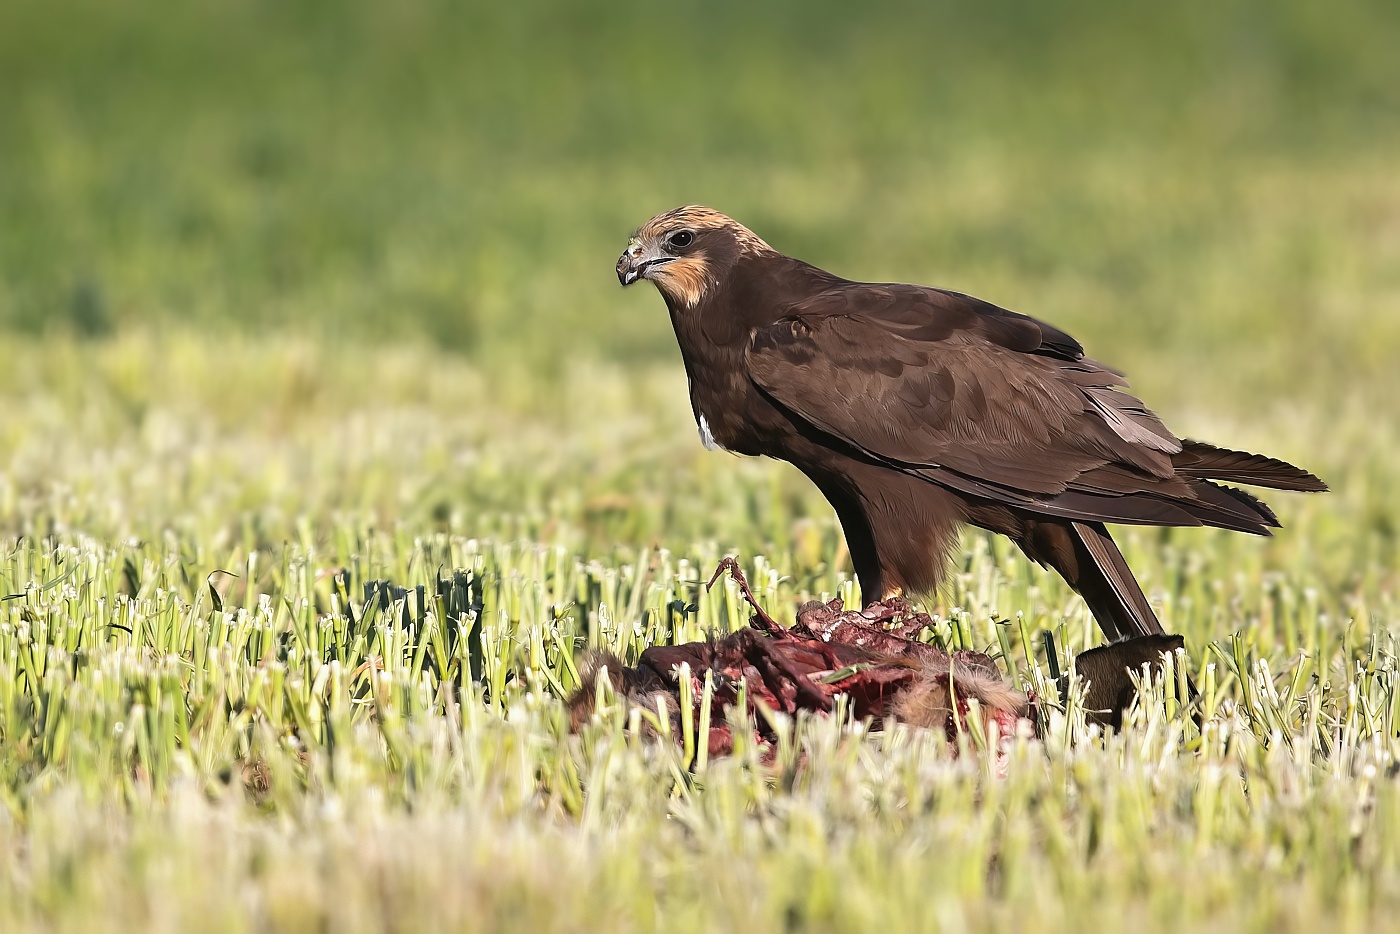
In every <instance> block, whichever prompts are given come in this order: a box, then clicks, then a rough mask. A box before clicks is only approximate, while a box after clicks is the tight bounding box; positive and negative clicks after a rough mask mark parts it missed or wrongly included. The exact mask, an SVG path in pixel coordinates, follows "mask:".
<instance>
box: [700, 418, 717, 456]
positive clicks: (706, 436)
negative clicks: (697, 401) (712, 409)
mask: <svg viewBox="0 0 1400 934" xmlns="http://www.w3.org/2000/svg"><path fill="white" fill-rule="evenodd" d="M700 443H701V444H703V445H704V446H705V450H707V451H718V450H719V449H720V445H719V444H718V443H717V442H716V441H715V436H714V434H713V433H712V432H711V431H710V423H709V422H707V421H705V416H703V415H701V416H700Z"/></svg>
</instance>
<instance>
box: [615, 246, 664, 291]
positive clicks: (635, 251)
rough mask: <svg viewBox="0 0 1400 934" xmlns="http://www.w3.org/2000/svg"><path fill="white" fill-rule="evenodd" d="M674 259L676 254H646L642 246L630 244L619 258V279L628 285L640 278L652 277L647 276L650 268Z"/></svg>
mask: <svg viewBox="0 0 1400 934" xmlns="http://www.w3.org/2000/svg"><path fill="white" fill-rule="evenodd" d="M673 260H675V257H674V256H644V255H643V254H642V248H641V246H639V245H634V246H629V247H628V248H627V249H626V251H624V252H623V254H622V255H621V256H619V257H618V258H617V281H618V282H620V283H622V284H623V285H624V286H628V285H631V284H632V283H634V282H636V281H637V280H638V279H647V278H650V277H649V276H647V270H648V269H652V268H655V267H658V266H664V265H666V264H667V263H669V262H672V261H673Z"/></svg>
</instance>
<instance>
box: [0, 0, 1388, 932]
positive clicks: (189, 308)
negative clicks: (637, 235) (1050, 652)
mask: <svg viewBox="0 0 1400 934" xmlns="http://www.w3.org/2000/svg"><path fill="white" fill-rule="evenodd" d="M1397 44H1400V17H1397V14H1396V9H1395V8H1394V5H1393V4H1384V3H1379V2H1377V3H1373V4H1366V3H1360V2H1357V3H1342V4H1332V5H1327V6H1326V7H1325V8H1324V7H1322V6H1315V5H1313V4H1308V3H1304V2H1301V0H1299V2H1291V0H1284V2H1276V3H1262V2H1261V3H1246V2H1230V3H1225V4H1218V5H1215V6H1213V7H1211V8H1209V9H1199V10H1194V11H1192V14H1191V17H1190V18H1188V17H1187V16H1186V14H1185V13H1183V12H1173V11H1170V10H1163V9H1157V8H1149V7H1146V6H1143V7H1137V6H1132V5H1119V6H1115V7H1114V8H1112V9H1107V8H1102V7H1101V6H1100V5H1098V4H1090V3H1088V2H1087V0H1086V2H1075V3H1067V4H1057V5H1054V6H1053V7H1051V6H1045V5H1036V4H1029V3H1024V4H1022V3H1013V4H1009V5H1004V6H1001V5H998V6H993V5H981V6H979V7H977V8H975V9H974V8H971V7H954V6H952V5H947V4H933V5H929V4H917V5H916V4H912V3H910V4H892V5H888V6H880V7H879V8H870V9H863V8H859V9H858V8H856V7H850V8H849V9H848V8H847V7H846V6H845V5H839V4H835V3H831V4H826V3H817V4H811V3H806V4H798V3H795V2H781V3H773V4H765V5H762V6H759V5H754V4H748V5H741V4H737V3H727V2H722V3H712V4H705V5H681V4H670V5H659V4H642V3H637V2H630V0H629V2H623V3H610V4H588V5H580V4H543V3H538V2H529V3H519V4H512V5H510V7H509V9H505V8H504V5H502V8H501V9H497V8H496V7H494V6H491V7H488V6H486V5H480V7H479V8H478V7H450V6H448V5H445V4H436V3H430V2H427V0H411V2H405V3H401V4H396V5H394V6H392V7H390V6H385V5H373V4H369V3H354V4H344V5H341V6H339V7H330V6H322V5H317V4H311V3H276V4H274V3H255V2H247V3H233V2H226V0H199V2H196V3H192V4H186V5H182V6H180V7H179V8H166V7H162V6H157V5H155V4H128V5H120V6H114V5H110V4H97V3H67V2H65V3H62V4H58V5H55V4H49V3H40V2H36V0H13V2H8V3H6V4H3V5H0V88H3V91H0V345H2V346H3V348H4V354H3V360H4V366H3V367H0V413H3V415H0V929H3V930H7V931H10V930H13V931H27V930H33V931H49V930H60V931H67V930H73V931H77V930H84V931H87V930H101V929H111V930H118V929H140V930H153V931H160V930H171V931H174V930H194V929H199V930H226V931H243V930H300V929H303V928H314V929H323V930H333V931H379V930H404V931H408V930H453V929H458V930H493V929H494V930H522V931H526V930H528V931H539V930H568V931H581V930H598V929H609V930H612V929H616V930H656V929H667V930H676V931H688V930H696V931H700V930H716V929H719V928H725V929H731V930H735V929H737V930H744V929H748V930H754V931H760V930H762V931H766V930H774V929H778V928H784V929H816V930H846V929H853V928H874V927H877V926H878V927H881V928H884V929H887V930H889V931H903V930H910V931H914V930H918V931H923V930H933V929H936V930H948V931H957V930H983V929H992V928H1016V929H1021V930H1025V931H1042V930H1044V931H1059V930H1071V929H1073V930H1080V929H1085V928H1089V929H1092V928H1093V926H1095V925H1099V926H1111V927H1113V928H1114V929H1117V928H1119V927H1126V926H1129V925H1131V926H1133V927H1134V928H1136V929H1140V930H1157V929H1179V928H1183V927H1200V928H1206V929H1212V930H1222V931H1223V930H1239V929H1260V930H1279V929H1296V930H1318V929H1324V928H1325V929H1352V930H1372V929H1375V928H1377V927H1378V926H1383V925H1384V924H1386V923H1388V922H1389V921H1390V919H1392V918H1393V917H1395V914H1396V912H1397V910H1400V778H1397V773H1398V772H1400V671H1398V669H1400V644H1397V641H1396V637H1395V635H1394V634H1393V630H1394V629H1395V627H1396V626H1397V624H1400V542H1397V536H1400V490H1397V488H1396V483H1395V481H1396V476H1397V472H1396V468H1395V464H1396V462H1397V460H1400V366H1397V361H1400V174H1398V173H1397V172H1396V171H1395V166H1396V165H1397V164H1400V59H1397V58H1396V56H1395V55H1394V49H1395V48H1396V47H1397ZM689 201H702V202H707V203H710V204H712V205H714V206H715V207H718V208H720V209H721V210H725V211H727V212H729V213H732V214H734V215H736V216H738V217H739V218H740V219H742V220H744V221H745V222H747V223H749V224H750V226H753V227H754V228H756V229H757V230H759V232H760V233H762V234H763V235H764V236H765V237H766V238H767V239H768V240H769V241H770V242H772V243H773V244H774V245H775V246H777V247H779V248H780V249H784V250H786V251H788V252H792V253H795V254H797V255H800V256H803V257H804V258H807V259H809V260H811V261H814V262H817V263H819V264H821V265H824V266H826V267H828V268H831V269H833V270H835V271H837V272H841V273H845V274H848V275H852V276H856V277H860V278H873V279H899V280H912V281H923V282H932V283H937V284H940V285H945V286H950V287H954V288H959V289H962V290H965V291H970V292H974V293H975V294H979V295H981V296H983V297H986V298H988V299H991V300H993V301H997V302H999V303H1002V304H1005V305H1007V306H1009V307H1012V308H1015V309H1017V310H1021V311H1025V312H1028V313H1032V314H1035V315H1038V316H1041V317H1044V318H1046V319H1048V320H1051V321H1053V322H1055V323H1057V324H1059V325H1061V326H1063V327H1065V328H1066V329H1068V330H1070V331H1071V332H1072V333H1074V334H1076V336H1078V337H1080V338H1081V339H1082V340H1083V342H1084V343H1085V344H1086V346H1087V347H1088V349H1089V351H1090V353H1091V354H1093V355H1095V356H1097V357H1100V358H1103V359H1106V360H1108V361H1110V362H1112V363H1113V364H1114V365H1117V366H1119V367H1122V368H1123V369H1125V370H1127V371H1128V372H1129V374H1130V375H1131V376H1132V377H1133V380H1134V386H1135V388H1136V389H1137V390H1138V391H1139V392H1140V393H1141V394H1142V395H1143V396H1144V398H1146V399H1147V400H1148V401H1149V402H1150V403H1151V404H1152V405H1153V406H1154V407H1155V408H1156V409H1157V410H1158V411H1159V412H1160V413H1162V414H1163V415H1164V417H1165V418H1166V419H1167V421H1168V423H1169V424H1170V425H1172V426H1173V427H1174V428H1176V429H1177V430H1178V431H1179V432H1181V433H1183V434H1186V435H1189V436H1193V437H1201V438H1205V439H1209V440H1214V441H1218V442H1221V443H1225V444H1229V445H1231V446H1236V447H1242V448H1248V449H1250V450H1262V451H1265V452H1267V453H1270V454H1274V455H1276V456H1280V457H1284V458H1287V459H1289V460H1292V461H1294V462H1297V463H1300V464H1302V465H1304V466H1306V467H1308V468H1310V469H1312V470H1314V471H1316V472H1317V473H1319V474H1320V475H1322V476H1323V477H1324V478H1326V479H1327V480H1328V481H1329V482H1330V483H1331V485H1332V487H1333V489H1334V491H1335V492H1334V493H1332V494H1330V495H1328V496H1325V497H1301V496H1293V497H1290V496H1286V495H1275V496H1271V497H1270V501H1271V502H1272V503H1273V504H1274V505H1275V506H1276V507H1277V510H1278V512H1279V514H1280V517H1281V519H1282V520H1283V522H1284V525H1285V528H1284V530H1283V531H1282V532H1281V533H1280V534H1279V535H1278V536H1277V537H1276V538H1274V539H1269V540H1258V539H1252V538H1246V537H1243V536H1234V535H1229V534H1225V533H1215V532H1209V531H1201V530H1170V531H1168V530H1160V531H1159V530H1124V531H1123V533H1122V535H1121V536H1120V538H1121V541H1122V543H1123V547H1124V550H1125V552H1126V553H1127V555H1128V558H1129V560H1130V562H1131V563H1132V564H1133V566H1134V568H1135V569H1137V571H1138V574H1139V577H1140V578H1141V580H1142V582H1143V584H1144V587H1145V588H1146V589H1147V591H1148V593H1149V595H1150V596H1151V597H1152V598H1153V601H1154V603H1155V604H1156V605H1157V606H1158V607H1159V608H1160V611H1161V615H1162V617H1163V620H1164V622H1165V623H1166V624H1167V625H1168V627H1169V628H1172V629H1174V630H1177V631H1180V632H1182V633H1183V634H1184V635H1185V637H1186V641H1187V647H1188V652H1187V655H1186V657H1185V658H1184V659H1183V660H1182V662H1183V664H1184V665H1185V666H1186V667H1187V669H1188V670H1189V672H1190V673H1191V674H1192V676H1193V677H1194V678H1195V681H1196V683H1197V684H1198V685H1200V686H1201V687H1202V689H1203V694H1204V702H1205V705H1206V711H1205V713H1206V716H1205V718H1204V724H1203V727H1202V728H1201V729H1199V730H1198V729H1197V727H1196V725H1195V724H1194V723H1192V722H1191V720H1190V718H1189V717H1185V716H1183V715H1182V713H1181V711H1179V710H1177V709H1175V706H1174V704H1172V703H1171V702H1170V701H1169V700H1168V699H1167V697H1165V696H1164V695H1163V694H1162V692H1160V691H1158V692H1156V693H1155V694H1153V695H1152V696H1150V697H1149V698H1147V699H1146V701H1145V702H1144V704H1143V705H1142V709H1141V710H1140V711H1139V713H1138V714H1137V715H1136V718H1135V721H1134V723H1133V724H1132V726H1131V727H1130V728H1129V729H1128V730H1126V731H1125V732H1124V733H1123V734H1121V735H1118V736H1112V737H1108V738H1098V737H1090V736H1087V735H1086V731H1085V728H1084V724H1083V722H1082V719H1080V718H1079V717H1078V715H1075V714H1071V715H1070V716H1068V717H1066V716H1064V715H1061V714H1058V713H1056V714H1054V715H1052V716H1051V718H1050V724H1049V727H1050V728H1049V731H1048V734H1047V736H1046V738H1045V740H1044V741H1043V742H1026V743H1024V744H1023V745H1022V746H1020V747H1018V748H1017V750H1016V752H1015V753H1014V755H1013V756H1012V760H1011V762H1010V765H1009V769H1008V772H1009V774H1008V776H1007V777H1006V778H1005V779H994V778H992V777H990V775H989V767H990V763H989V757H988V756H987V755H986V754H984V753H983V752H981V751H979V750H978V749H976V748H969V749H967V750H965V751H964V754H963V755H962V756H961V757H958V758H953V757H951V756H949V755H948V754H947V752H946V750H944V749H943V748H942V744H941V742H939V741H936V740H935V739H934V738H930V737H928V736H926V735H922V734H919V733H915V732H911V731H908V730H905V729H902V728H901V729H893V730H889V731H886V732H883V733H872V732H871V731H869V730H868V729H866V728H864V727H863V726H862V725H860V724H850V723H832V722H811V721H800V722H795V723H788V724H785V725H784V728H783V729H784V741H783V742H782V743H781V744H780V748H779V749H778V751H777V754H776V759H775V762H774V763H772V764H766V763H764V762H761V761H760V753H759V751H758V750H755V749H743V750H741V751H740V753H739V754H738V755H736V756H735V757H733V758H731V759H726V760H721V761H709V762H703V763H702V762H694V761H686V759H685V756H684V753H683V751H682V748H681V747H680V746H677V747H676V748H672V747H670V746H665V745H654V744H649V743H646V742H643V741H640V740H638V739H636V738H635V737H633V736H632V735H631V734H630V733H629V732H628V731H627V729H626V727H627V722H626V715H625V714H624V713H622V712H621V711H618V710H614V709H604V710H602V711H601V712H600V713H599V715H598V716H597V717H596V718H595V720H594V722H592V723H589V724H588V725H586V727H585V728H584V729H583V730H582V732H581V733H580V734H579V735H576V736H575V735H571V734H569V732H568V730H567V722H566V718H565V716H564V712H563V709H562V705H561V704H560V696H561V695H562V694H564V693H566V692H568V691H569V690H571V689H572V688H573V687H574V686H575V684H576V683H577V677H578V676H577V668H576V659H577V657H578V653H579V652H580V651H581V650H582V649H584V648H586V647H589V646H605V647H610V648H612V649H613V650H615V651H618V652H619V653H620V654H623V655H624V656H626V657H629V658H635V656H636V654H637V653H639V652H640V651H641V649H642V648H644V647H646V646H647V645H650V644H653V643H655V642H660V641H681V640H687V639H696V638H703V637H704V636H705V635H706V634H707V633H710V632H716V631H719V632H723V631H727V630H731V629H733V628H735V627H737V626H740V625H743V624H744V622H745V619H746V614H745V613H744V612H743V611H742V609H741V607H740V605H739V603H738V601H737V599H736V594H735V592H734V590H733V588H732V586H728V587H725V588H719V587H717V588H716V589H715V591H714V592H713V593H708V594H707V593H706V592H705V591H704V590H703V588H702V587H701V586H700V581H701V580H702V579H704V578H708V576H709V572H710V570H711V569H712V568H713V566H714V563H715V562H716V561H717V559H718V558H719V557H720V556H722V555H724V554H739V555H740V556H741V557H742V559H743V561H744V563H745V566H746V567H747V568H749V569H750V570H751V575H750V576H751V577H752V578H754V579H755V581H756V582H757V583H758V584H759V585H760V586H759V591H760V597H761V599H762V600H763V601H764V602H765V604H766V605H767V606H768V607H769V608H770V609H771V610H772V611H773V612H774V613H775V614H777V615H780V616H783V615H790V614H791V613H792V611H793V609H794V608H795V607H796V605H797V603H798V601H800V600H802V599H804V598H807V597H810V596H824V595H830V594H835V593H847V594H849V590H850V587H851V584H850V576H851V571H850V562H849V558H848V556H847V555H846V554H845V552H844V546H843V544H842V540H841V536H840V530H839V528H838V526H837V525H836V522H835V519H834V517H833V516H832V515H831V513H830V510H829V508H828V507H827V506H826V504H825V502H824V501H823V500H822V499H821V498H820V497H819V496H818V495H817V494H816V492H815V491H814V490H812V489H811V488H810V487H809V486H808V485H807V484H806V483H805V481H803V480H802V479H801V478H800V477H799V476H798V475H796V473H795V472H794V471H792V470H790V469H788V468H785V467H783V466H781V465H776V464H769V463H761V462H756V461H748V460H744V459H740V458H735V457H731V456H728V455H722V454H709V453H706V452H705V451H703V450H702V449H701V447H700V445H699V443H698V441H697V440H696V437H695V430H694V425H693V422H692V419H691V414H690V410H689V405H688V403H687V400H686V397H685V381H684V375H683V374H682V373H681V372H680V369H679V361H678V357H677V354H676V352H675V350H674V346H673V338H672V337H671V334H670V331H669V324H668V322H667V320H666V317H665V314H664V309H663V307H662V304H661V301H660V299H659V298H658V297H656V296H655V295H652V294H649V293H648V292H646V291H645V290H643V289H636V290H629V291H627V292H626V293H622V292H620V291H619V290H618V289H617V286H616V284H615V283H616V280H615V279H614V278H613V274H612V268H611V267H612V263H613V261H614V260H615V258H616V255H617V253H618V252H619V251H620V249H621V247H622V246H623V245H624V243H625V238H626V235H627V233H628V232H629V231H630V230H631V228H633V227H634V226H636V225H637V224H638V223H640V222H641V221H642V220H644V219H645V218H646V217H648V216H649V215H651V214H653V213H656V212H657V211H660V210H663V209H665V208H667V207H671V206H674V205H675V204H678V203H682V202H689ZM926 607H927V609H928V610H929V611H930V612H932V613H934V614H935V615H936V617H937V620H938V624H939V628H938V631H937V632H935V633H934V634H933V635H934V637H936V638H938V639H941V640H943V641H944V642H949V643H954V644H966V645H972V646H975V647H978V648H991V649H992V650H993V651H994V652H995V653H996V654H998V655H999V656H1002V657H1003V662H1004V664H1006V665H1007V667H1008V668H1009V669H1010V670H1011V671H1012V672H1013V674H1014V676H1015V677H1016V678H1018V679H1019V680H1021V681H1022V682H1023V683H1024V684H1026V685H1027V686H1030V687H1034V688H1037V689H1038V690H1039V691H1040V692H1041V693H1042V694H1053V692H1052V691H1049V690H1048V689H1047V686H1046V684H1045V680H1044V679H1045V678H1046V677H1047V671H1048V660H1047V659H1046V657H1045V655H1044V649H1043V647H1042V644H1041V641H1040V633H1041V632H1042V631H1044V630H1051V631H1052V632H1054V633H1055V634H1056V639H1057V643H1058V645H1059V646H1060V649H1061V651H1062V653H1064V654H1066V655H1068V654H1070V653H1072V652H1074V651H1078V650H1080V649H1082V648H1085V647H1087V646H1089V645H1092V644H1093V643H1094V642H1095V640H1096V639H1097V638H1098V637H1097V633H1096V630H1095V629H1094V627H1093V624H1092V621H1091V619H1090V618H1089V616H1088V614H1087V611H1086V610H1085V608H1084V606H1083V604H1082V603H1081V602H1080V601H1079V600H1078V598H1076V597H1074V595H1073V594H1072V593H1071V592H1070V591H1069V590H1068V589H1067V588H1066V587H1065V586H1064V585H1063V583H1062V582H1060V581H1059V579H1058V578H1055V577H1053V576H1051V575H1047V574H1045V573H1043V572H1042V571H1040V570H1039V569H1037V568H1033V567H1030V566H1028V565H1027V563H1026V562H1025V561H1024V560H1022V559H1021V558H1020V557H1019V556H1018V555H1017V554H1016V553H1015V552H1014V550H1013V549H1012V548H1011V546H1009V544H1008V543H1006V542H1002V541H995V540H991V539H988V538H986V537H984V536H982V535H980V534H977V533H969V534H968V535H967V536H966V537H965V540H964V543H963V548H962V549H961V550H960V552H959V554H958V555H957V556H956V568H955V572H954V573H953V574H952V575H951V578H950V582H949V585H948V587H947V588H945V590H944V591H943V592H941V593H940V594H938V595H936V596H935V597H932V598H930V599H929V600H928V601H927V603H926Z"/></svg>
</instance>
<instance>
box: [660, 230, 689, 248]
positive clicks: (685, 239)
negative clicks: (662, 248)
mask: <svg viewBox="0 0 1400 934" xmlns="http://www.w3.org/2000/svg"><path fill="white" fill-rule="evenodd" d="M694 240H695V234H693V233H691V232H690V231H688V230H678V231H676V232H675V233H673V234H671V236H669V237H667V238H666V244H667V245H668V246H673V247H675V248H676V249H678V250H683V249H685V248H686V247H688V246H690V244H691V243H693V242H694Z"/></svg>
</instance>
